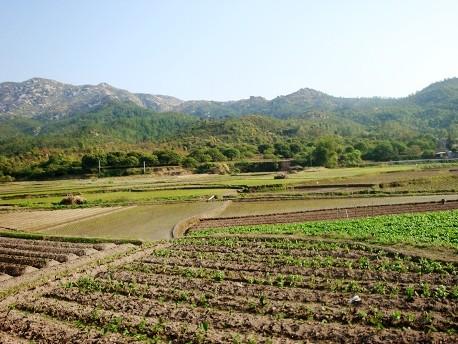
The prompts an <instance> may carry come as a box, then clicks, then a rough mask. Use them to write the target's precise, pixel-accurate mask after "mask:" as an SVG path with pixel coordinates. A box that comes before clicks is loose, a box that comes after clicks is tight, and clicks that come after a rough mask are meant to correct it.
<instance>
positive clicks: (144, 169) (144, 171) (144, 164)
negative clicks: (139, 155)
mask: <svg viewBox="0 0 458 344" xmlns="http://www.w3.org/2000/svg"><path fill="white" fill-rule="evenodd" d="M143 174H146V163H145V160H143Z"/></svg>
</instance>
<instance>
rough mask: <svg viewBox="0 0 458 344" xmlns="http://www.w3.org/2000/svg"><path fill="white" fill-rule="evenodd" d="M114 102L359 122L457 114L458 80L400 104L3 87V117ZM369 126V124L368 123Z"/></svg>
mask: <svg viewBox="0 0 458 344" xmlns="http://www.w3.org/2000/svg"><path fill="white" fill-rule="evenodd" d="M113 101H118V102H130V103H133V104H135V105H137V106H139V107H143V108H146V109H150V110H153V111H155V112H180V113H186V114H191V115H194V116H198V117H202V118H220V117H226V116H242V115H248V114H264V115H270V116H274V117H279V118H285V117H291V116H304V115H305V116H316V113H317V112H327V113H331V112H332V113H340V114H341V115H342V116H345V114H346V113H348V112H351V113H352V114H353V115H355V114H357V116H359V117H361V116H362V115H364V113H366V114H368V113H379V114H378V115H380V113H381V112H383V111H385V110H388V111H391V110H390V109H393V108H399V107H403V108H410V109H411V110H413V111H417V112H421V111H422V110H425V109H431V108H434V107H440V108H444V109H449V110H453V111H455V110H456V109H457V108H458V78H453V79H447V80H444V81H441V82H437V83H434V84H432V85H430V86H428V87H426V88H425V89H423V90H421V91H419V92H417V93H416V94H414V95H412V96H410V97H406V98H397V99H396V98H389V99H386V98H376V97H374V98H339V97H333V96H330V95H328V94H325V93H323V92H319V91H316V90H313V89H310V88H303V89H300V90H298V91H297V92H294V93H291V94H288V95H285V96H279V97H276V98H274V99H272V100H267V99H265V98H262V97H250V98H248V99H242V100H237V101H226V102H221V101H205V100H192V101H183V100H180V99H178V98H175V97H171V96H164V95H150V94H144V93H130V92H128V91H126V90H122V89H118V88H115V87H113V86H110V85H108V84H106V83H101V84H98V85H82V86H74V85H69V84H64V83H60V82H57V81H53V80H48V79H41V78H33V79H30V80H27V81H24V82H19V83H14V82H4V83H1V84H0V116H1V115H3V116H5V115H6V116H21V117H28V118H34V117H37V116H47V117H62V116H66V115H71V114H75V113H82V112H89V111H92V110H94V109H97V108H101V107H104V106H106V105H108V104H110V103H112V102H113ZM376 116H377V115H376ZM376 116H375V117H376ZM383 116H384V115H383V114H382V117H383ZM363 117H364V116H363ZM388 117H390V116H388ZM395 117H396V116H395ZM372 119H373V118H372ZM366 120H368V121H369V122H370V121H371V119H370V118H369V119H366Z"/></svg>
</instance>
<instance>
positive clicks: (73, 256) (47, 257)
mask: <svg viewBox="0 0 458 344" xmlns="http://www.w3.org/2000/svg"><path fill="white" fill-rule="evenodd" d="M115 246H116V245H115V244H82V243H70V242H60V241H48V240H31V239H16V238H7V237H0V287H2V282H4V281H6V280H10V279H12V278H14V277H19V276H23V275H25V274H28V273H31V272H36V271H38V270H45V269H47V268H50V267H55V266H59V265H62V264H65V263H67V262H70V261H73V260H77V259H78V258H82V257H84V256H91V255H93V254H95V253H97V252H98V251H104V250H108V249H111V248H113V247H115Z"/></svg>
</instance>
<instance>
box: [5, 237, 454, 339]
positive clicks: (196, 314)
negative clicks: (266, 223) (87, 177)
mask: <svg viewBox="0 0 458 344" xmlns="http://www.w3.org/2000/svg"><path fill="white" fill-rule="evenodd" d="M457 272H458V264H457V263H456V262H452V261H446V260H432V259H428V258H425V257H421V256H417V255H415V256H409V255H406V254H402V253H400V252H396V251H394V250H392V249H384V248H381V247H376V246H370V245H365V244H361V243H356V242H344V241H331V240H322V239H319V238H316V239H310V238H300V237H295V236H288V235H281V236H268V235H258V236H246V235H220V236H204V237H202V236H197V237H189V238H183V239H180V240H175V241H171V242H168V243H161V244H158V245H156V246H155V247H153V248H150V249H145V250H144V251H142V252H141V253H139V254H137V255H135V256H132V257H131V259H121V260H119V261H117V262H115V263H114V264H111V265H108V266H105V267H99V268H97V269H95V270H93V271H92V272H91V273H86V274H80V275H77V276H74V277H70V278H68V279H65V280H62V281H60V282H58V283H53V284H49V285H46V286H45V287H43V288H41V289H39V290H37V291H36V292H34V293H33V292H30V293H27V294H26V295H24V296H21V297H20V298H16V299H15V300H14V302H13V303H10V304H9V307H8V310H5V311H4V312H3V314H0V317H1V318H2V319H3V320H2V322H0V331H1V332H0V333H1V334H0V338H2V336H3V338H6V339H5V340H4V341H5V342H8V340H9V341H10V342H15V341H16V340H17V339H26V340H32V341H33V342H46V343H62V342H66V343H94V342H97V343H127V342H145V341H149V342H167V341H172V342H174V343H189V342H195V343H242V342H244V343H303V342H304V341H308V342H310V341H311V342H336V341H337V342H352V343H367V342H371V343H386V342H412V343H429V342H436V343H437V342H441V343H456V342H457V341H458V336H457V335H456V331H458V321H457V314H458V286H457V283H458V276H457Z"/></svg>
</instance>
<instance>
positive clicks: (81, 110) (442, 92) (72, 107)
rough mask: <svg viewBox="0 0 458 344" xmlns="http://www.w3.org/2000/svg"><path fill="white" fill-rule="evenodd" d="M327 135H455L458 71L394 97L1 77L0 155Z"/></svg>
mask: <svg viewBox="0 0 458 344" xmlns="http://www.w3.org/2000/svg"><path fill="white" fill-rule="evenodd" d="M323 135H339V136H342V137H345V138H347V139H357V140H365V139H369V140H372V141H373V140H384V139H393V140H397V141H402V142H405V143H408V142H409V140H410V141H412V139H413V138H416V137H418V136H425V135H429V136H430V137H433V138H434V140H436V141H437V142H440V141H444V140H447V139H448V140H449V141H450V139H451V140H452V141H453V140H454V141H457V139H458V78H453V79H447V80H444V81H441V82H437V83H434V84H432V85H430V86H428V87H426V88H425V89H423V90H421V91H419V92H417V93H415V94H412V95H411V96H408V97H405V98H397V99H395V98H392V99H384V98H339V97H333V96H330V95H327V94H325V93H322V92H319V91H316V90H313V89H309V88H303V89H300V90H298V91H297V92H294V93H292V94H289V95H285V96H279V97H276V98H274V99H272V100H267V99H265V98H262V97H250V98H248V99H243V100H238V101H227V102H216V101H183V100H180V99H178V98H174V97H170V96H163V95H149V94H136V93H130V92H128V91H126V90H122V89H118V88H115V87H112V86H110V85H108V84H104V83H102V84H98V85H83V86H73V85H68V84H63V83H60V82H57V81H53V80H47V79H40V78H34V79H30V80H27V81H25V82H21V83H13V82H5V83H1V84H0V154H8V155H11V154H21V153H25V152H31V151H33V149H36V148H38V149H47V148H52V147H54V148H59V149H60V148H63V149H70V148H71V149H73V150H75V151H78V150H84V149H88V148H90V147H97V146H104V147H106V146H107V145H108V146H113V147H116V146H120V145H123V144H129V145H143V144H144V143H155V144H158V143H159V144H164V145H169V146H173V145H176V146H179V147H186V146H187V145H190V144H191V143H196V144H200V143H202V142H204V141H205V142H220V143H229V144H243V143H248V144H253V145H256V144H259V143H264V142H271V143H272V142H277V141H282V140H287V139H291V138H296V139H300V140H302V141H311V140H314V139H316V138H317V137H320V136H323ZM444 142H445V141H444ZM450 142H451V141H450Z"/></svg>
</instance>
